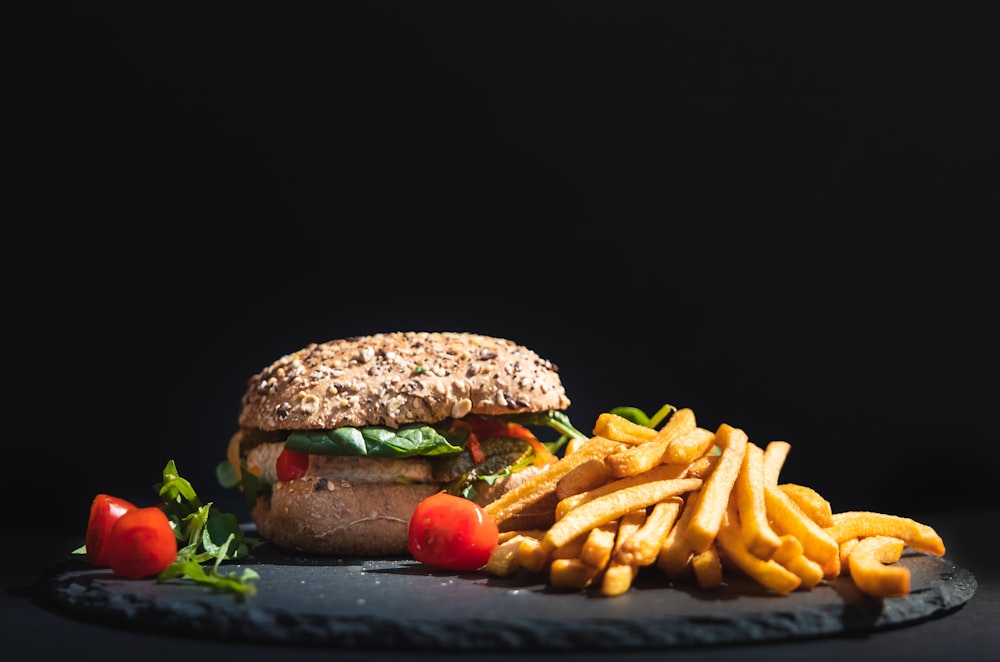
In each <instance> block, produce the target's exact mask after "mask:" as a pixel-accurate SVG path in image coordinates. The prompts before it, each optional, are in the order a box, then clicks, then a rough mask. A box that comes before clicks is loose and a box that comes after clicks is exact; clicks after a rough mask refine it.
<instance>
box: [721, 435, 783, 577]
mask: <svg viewBox="0 0 1000 662" xmlns="http://www.w3.org/2000/svg"><path fill="white" fill-rule="evenodd" d="M733 490H734V491H733V494H734V496H735V497H736V506H737V509H738V511H739V515H740V527H741V528H742V529H743V541H744V543H745V544H746V547H747V549H748V550H750V553H751V554H753V555H754V556H757V557H759V558H762V559H764V560H765V561H766V560H767V559H769V558H771V555H772V554H774V550H776V549H778V547H780V546H781V540H780V539H779V538H778V534H776V533H775V532H774V530H773V529H772V528H771V525H770V524H769V523H768V521H767V506H766V505H765V503H764V451H763V449H761V447H760V446H758V445H757V444H754V443H747V446H746V452H745V453H744V454H743V465H742V466H741V467H740V472H739V475H737V477H736V484H735V485H734V487H733Z"/></svg>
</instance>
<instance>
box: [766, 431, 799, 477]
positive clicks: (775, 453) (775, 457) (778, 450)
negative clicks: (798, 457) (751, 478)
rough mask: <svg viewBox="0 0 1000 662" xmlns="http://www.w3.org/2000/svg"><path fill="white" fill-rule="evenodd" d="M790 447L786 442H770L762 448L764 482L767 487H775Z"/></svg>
mask: <svg viewBox="0 0 1000 662" xmlns="http://www.w3.org/2000/svg"><path fill="white" fill-rule="evenodd" d="M791 448H792V445H791V444H789V443H788V442H787V441H772V442H770V443H768V444H767V447H765V448H764V482H765V483H767V484H768V485H777V484H778V476H779V475H780V474H781V467H783V466H784V465H785V459H787V457H788V451H789V450H791Z"/></svg>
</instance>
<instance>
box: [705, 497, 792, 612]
mask: <svg viewBox="0 0 1000 662" xmlns="http://www.w3.org/2000/svg"><path fill="white" fill-rule="evenodd" d="M715 544H716V545H718V546H719V548H720V550H721V552H722V553H723V554H725V555H726V558H728V559H729V560H730V561H731V562H732V563H733V565H735V566H736V567H738V568H739V569H740V570H742V571H743V572H744V573H746V574H747V575H748V576H750V577H751V578H753V579H754V580H755V581H756V582H757V583H758V584H760V585H761V586H763V587H765V588H767V589H768V590H770V591H773V592H775V593H777V594H779V595H787V594H788V593H791V592H792V591H794V590H795V589H797V588H798V587H799V585H800V584H802V580H801V579H800V578H799V576H798V575H796V574H795V573H794V572H792V571H791V570H789V569H787V568H785V567H784V566H783V565H781V564H780V563H778V562H776V561H774V560H770V559H769V560H767V561H765V560H764V559H762V558H760V557H759V556H755V555H754V554H752V553H751V552H750V550H749V549H747V547H746V545H745V544H744V543H743V529H742V527H741V525H740V522H739V514H738V512H737V509H736V503H735V500H732V501H731V502H730V503H729V504H727V507H726V510H725V512H724V513H723V521H722V524H721V525H720V527H719V533H718V536H717V537H716V538H715Z"/></svg>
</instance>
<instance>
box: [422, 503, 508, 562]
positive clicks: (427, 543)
mask: <svg viewBox="0 0 1000 662" xmlns="http://www.w3.org/2000/svg"><path fill="white" fill-rule="evenodd" d="M498 536H499V533H498V531H497V525H496V522H494V521H493V518H491V517H490V516H489V515H487V514H486V511H484V510H483V509H482V508H480V507H479V505H477V504H476V503H475V502H473V501H470V500H469V499H465V498H462V497H459V496H454V495H452V494H448V493H447V492H438V493H437V494H434V495H432V496H429V497H427V498H426V499H424V500H423V501H421V502H420V503H419V504H417V507H416V509H414V511H413V516H412V517H411V518H410V529H409V537H408V539H407V544H408V546H409V549H410V554H412V555H413V558H415V559H416V560H418V561H420V562H421V563H426V564H427V565H433V566H437V567H439V568H446V569H448V570H477V569H479V568H482V567H483V566H484V565H486V562H487V561H488V560H489V558H490V552H491V551H492V550H493V548H494V547H496V544H497V538H498Z"/></svg>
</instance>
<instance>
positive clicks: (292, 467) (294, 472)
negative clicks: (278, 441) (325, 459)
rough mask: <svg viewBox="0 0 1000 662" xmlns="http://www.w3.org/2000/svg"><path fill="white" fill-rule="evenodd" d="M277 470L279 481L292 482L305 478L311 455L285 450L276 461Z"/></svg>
mask: <svg viewBox="0 0 1000 662" xmlns="http://www.w3.org/2000/svg"><path fill="white" fill-rule="evenodd" d="M274 464H275V470H276V471H277V473H278V480H282V481H284V480H292V479H293V478H299V477H301V476H304V475H305V473H306V469H308V468H309V453H303V452H302V451H293V450H289V449H287V448H286V449H284V450H283V451H281V455H279V456H278V459H277V460H275V462H274Z"/></svg>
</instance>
